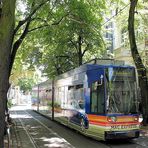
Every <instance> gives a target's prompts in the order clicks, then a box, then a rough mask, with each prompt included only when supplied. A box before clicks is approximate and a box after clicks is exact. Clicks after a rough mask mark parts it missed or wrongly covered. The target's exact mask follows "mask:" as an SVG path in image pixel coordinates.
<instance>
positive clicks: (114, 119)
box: [107, 116, 117, 122]
mask: <svg viewBox="0 0 148 148" xmlns="http://www.w3.org/2000/svg"><path fill="white" fill-rule="evenodd" d="M107 121H108V122H116V121H117V117H115V116H109V117H107Z"/></svg>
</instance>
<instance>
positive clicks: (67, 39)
mask: <svg viewBox="0 0 148 148" xmlns="http://www.w3.org/2000/svg"><path fill="white" fill-rule="evenodd" d="M104 5H105V2H104V1H99V2H94V1H93V2H92V1H84V0H80V1H78V0H69V1H63V2H62V5H61V6H60V7H57V8H56V10H57V13H55V14H54V17H55V18H59V19H60V18H62V17H63V16H66V17H65V18H64V19H63V20H62V21H61V22H60V23H59V25H57V26H52V27H50V28H48V29H47V30H46V31H45V30H44V31H43V32H42V36H41V35H40V41H38V43H39V44H40V45H41V46H42V47H41V48H42V51H41V50H40V49H41V48H40V49H38V48H37V49H36V50H32V54H31V55H30V56H29V57H28V60H29V61H30V62H31V63H34V64H37V65H38V66H41V67H44V69H43V72H44V73H46V74H48V76H50V77H52V76H55V75H59V74H61V73H63V72H65V71H68V70H70V69H73V68H75V67H78V66H79V65H82V63H84V62H86V61H87V60H90V59H91V58H97V57H100V56H101V53H102V51H103V50H104V49H105V48H104V44H103V39H102V35H101V23H102V11H103V10H104V9H105V7H104ZM41 38H42V40H41ZM49 43H50V44H49ZM36 53H38V56H32V55H36ZM32 57H33V58H32ZM37 61H38V62H37ZM47 63H48V64H47Z"/></svg>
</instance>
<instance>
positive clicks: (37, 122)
mask: <svg viewBox="0 0 148 148" xmlns="http://www.w3.org/2000/svg"><path fill="white" fill-rule="evenodd" d="M15 114H16V116H18V117H17V119H18V121H19V124H20V126H21V127H22V129H20V130H24V132H25V133H26V135H27V137H28V139H29V141H30V143H31V144H32V147H29V148H43V147H44V145H45V143H43V141H42V143H40V141H41V138H42V137H45V138H46V139H47V141H46V142H48V140H49V139H50V138H52V137H51V136H53V137H56V138H57V139H61V140H63V141H62V142H61V144H63V142H65V146H63V147H62V146H59V147H60V148H85V147H86V148H92V147H96V148H124V147H126V148H148V146H147V145H145V144H144V143H142V142H140V140H130V141H126V142H123V141H121V143H120V142H118V141H115V142H113V143H112V142H111V143H110V142H101V141H97V140H94V139H91V138H88V137H85V136H83V135H81V134H78V133H77V132H74V131H73V130H70V129H68V128H67V127H64V126H62V125H60V124H57V122H53V121H51V120H48V119H47V118H44V117H43V116H41V115H40V114H37V113H36V112H32V111H26V110H21V111H15ZM21 116H22V117H21ZM48 126H50V127H48ZM52 128H53V129H54V130H53V129H52ZM60 129H61V131H62V133H61V131H59V130H60ZM37 132H38V133H40V134H41V136H40V137H38V136H37ZM67 135H68V136H67ZM65 139H66V140H65ZM67 141H68V142H67ZM46 144H47V143H46ZM45 147H48V146H45ZM49 147H52V146H49ZM22 148H24V147H22ZM52 148H54V147H52Z"/></svg>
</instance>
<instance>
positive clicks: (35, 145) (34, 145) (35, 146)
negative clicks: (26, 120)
mask: <svg viewBox="0 0 148 148" xmlns="http://www.w3.org/2000/svg"><path fill="white" fill-rule="evenodd" d="M15 114H16V115H17V113H16V111H15ZM18 120H19V121H20V123H21V125H22V127H23V129H24V131H25V132H26V134H27V136H28V137H29V140H30V141H31V143H32V145H33V147H34V148H39V147H38V146H37V144H36V143H35V141H34V140H33V138H32V137H31V136H30V135H29V132H28V131H27V129H26V128H25V126H24V124H23V122H22V120H21V119H20V118H18Z"/></svg>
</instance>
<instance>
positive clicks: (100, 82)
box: [95, 75, 103, 88]
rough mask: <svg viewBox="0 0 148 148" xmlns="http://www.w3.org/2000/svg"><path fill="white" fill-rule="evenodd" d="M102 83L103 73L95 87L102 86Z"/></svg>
mask: <svg viewBox="0 0 148 148" xmlns="http://www.w3.org/2000/svg"><path fill="white" fill-rule="evenodd" d="M102 84H103V75H101V76H100V81H96V82H95V87H96V88H97V86H101V85H102Z"/></svg>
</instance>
